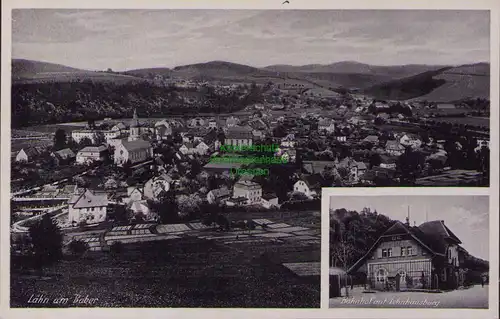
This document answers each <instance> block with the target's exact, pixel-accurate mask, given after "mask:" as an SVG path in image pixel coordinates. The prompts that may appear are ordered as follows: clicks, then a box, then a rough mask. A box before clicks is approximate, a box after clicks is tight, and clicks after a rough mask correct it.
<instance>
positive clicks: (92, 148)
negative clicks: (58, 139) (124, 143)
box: [78, 145, 108, 153]
mask: <svg viewBox="0 0 500 319" xmlns="http://www.w3.org/2000/svg"><path fill="white" fill-rule="evenodd" d="M107 150H108V149H107V147H106V146H104V145H100V146H87V147H84V148H82V149H81V150H80V151H78V153H101V152H104V151H107Z"/></svg>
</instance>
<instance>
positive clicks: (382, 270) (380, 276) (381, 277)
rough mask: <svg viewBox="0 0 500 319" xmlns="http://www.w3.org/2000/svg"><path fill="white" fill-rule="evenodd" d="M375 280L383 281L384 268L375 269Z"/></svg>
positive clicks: (384, 275) (385, 275) (385, 274)
mask: <svg viewBox="0 0 500 319" xmlns="http://www.w3.org/2000/svg"><path fill="white" fill-rule="evenodd" d="M375 279H376V280H377V282H385V281H386V280H387V271H386V270H385V269H384V268H380V269H379V270H378V271H377V275H376V278H375Z"/></svg>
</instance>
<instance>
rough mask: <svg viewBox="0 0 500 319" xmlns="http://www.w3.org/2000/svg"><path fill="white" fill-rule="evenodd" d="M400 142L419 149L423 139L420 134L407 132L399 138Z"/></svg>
mask: <svg viewBox="0 0 500 319" xmlns="http://www.w3.org/2000/svg"><path fill="white" fill-rule="evenodd" d="M399 143H401V145H403V146H409V147H411V148H414V149H417V148H420V146H422V140H421V139H420V137H419V136H418V135H415V134H410V133H406V134H403V135H402V136H401V137H400V138H399Z"/></svg>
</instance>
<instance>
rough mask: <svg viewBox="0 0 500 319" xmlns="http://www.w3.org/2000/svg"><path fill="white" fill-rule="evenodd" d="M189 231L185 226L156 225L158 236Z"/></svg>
mask: <svg viewBox="0 0 500 319" xmlns="http://www.w3.org/2000/svg"><path fill="white" fill-rule="evenodd" d="M188 230H191V229H190V228H189V227H188V226H186V224H171V225H158V226H156V231H157V232H158V233H159V234H165V233H174V232H182V231H188Z"/></svg>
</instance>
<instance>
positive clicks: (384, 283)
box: [348, 218, 464, 290]
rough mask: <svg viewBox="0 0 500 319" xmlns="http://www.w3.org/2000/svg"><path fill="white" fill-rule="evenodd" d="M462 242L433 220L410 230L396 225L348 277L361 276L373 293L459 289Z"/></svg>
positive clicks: (396, 223) (380, 238) (403, 225)
mask: <svg viewBox="0 0 500 319" xmlns="http://www.w3.org/2000/svg"><path fill="white" fill-rule="evenodd" d="M460 244H461V241H460V239H458V238H457V236H455V234H453V232H452V231H451V230H450V229H449V228H448V227H446V225H445V223H444V221H442V220H434V221H429V222H425V223H423V224H421V225H420V226H418V227H417V226H410V223H409V218H407V219H406V223H405V224H403V223H402V222H400V221H396V222H395V223H394V224H393V225H392V226H391V227H389V229H387V231H386V232H385V233H383V234H382V235H381V236H380V237H379V238H378V240H377V241H376V242H375V244H373V246H372V247H371V248H370V249H369V250H368V252H367V253H366V254H365V255H364V256H363V257H361V258H360V259H359V260H358V261H357V262H356V263H355V264H354V265H353V266H352V267H351V268H350V269H349V270H348V273H350V274H352V273H356V272H357V273H362V274H364V275H365V276H366V278H367V282H368V284H369V286H370V288H371V289H376V290H383V289H387V288H388V287H394V286H396V283H395V280H396V279H397V278H399V280H400V282H399V284H398V286H399V287H400V289H401V290H404V289H419V288H420V289H456V288H458V287H459V286H460V285H461V281H463V278H461V277H462V276H461V272H460V269H461V267H462V265H461V261H462V260H463V256H461V252H463V251H464V250H463V249H462V248H461V247H460Z"/></svg>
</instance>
